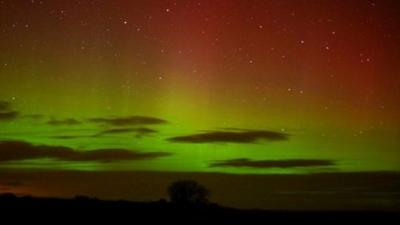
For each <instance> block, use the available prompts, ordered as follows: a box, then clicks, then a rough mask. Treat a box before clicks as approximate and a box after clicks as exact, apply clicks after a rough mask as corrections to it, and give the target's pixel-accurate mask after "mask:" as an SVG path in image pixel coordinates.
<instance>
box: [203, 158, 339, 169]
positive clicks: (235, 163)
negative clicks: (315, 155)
mask: <svg viewBox="0 0 400 225" xmlns="http://www.w3.org/2000/svg"><path fill="white" fill-rule="evenodd" d="M333 165H336V163H335V161H333V160H324V159H287V160H250V159H247V158H240V159H230V160H221V161H215V162H213V163H211V164H210V167H253V168H294V167H319V166H333Z"/></svg>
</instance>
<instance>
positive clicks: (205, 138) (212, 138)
mask: <svg viewBox="0 0 400 225" xmlns="http://www.w3.org/2000/svg"><path fill="white" fill-rule="evenodd" d="M288 139H289V135H288V134H286V133H282V132H275V131H269V130H237V131H211V132H204V133H199V134H192V135H186V136H178V137H172V138H168V139H167V140H169V141H172V142H187V143H214V142H226V143H256V142H257V141H259V140H265V141H286V140H288Z"/></svg>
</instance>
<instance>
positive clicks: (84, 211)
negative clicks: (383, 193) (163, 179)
mask: <svg viewBox="0 0 400 225" xmlns="http://www.w3.org/2000/svg"><path fill="white" fill-rule="evenodd" d="M0 210H1V211H0V213H1V214H0V215H2V216H1V217H2V221H10V222H15V223H17V222H22V221H29V222H33V221H36V222H52V223H54V224H57V223H66V222H68V223H72V222H73V223H80V222H84V221H89V222H91V224H92V223H93V222H106V224H109V223H110V224H161V223H164V224H321V225H326V224H400V212H378V211H343V212H340V211H319V212H318V211H266V210H241V209H234V208H228V207H223V206H219V205H217V204H203V205H186V206H182V205H176V204H172V203H168V202H167V201H165V200H160V201H157V202H129V201H103V200H98V199H93V198H87V197H76V198H74V199H56V198H34V197H29V196H26V197H16V196H14V195H12V194H4V195H1V196H0Z"/></svg>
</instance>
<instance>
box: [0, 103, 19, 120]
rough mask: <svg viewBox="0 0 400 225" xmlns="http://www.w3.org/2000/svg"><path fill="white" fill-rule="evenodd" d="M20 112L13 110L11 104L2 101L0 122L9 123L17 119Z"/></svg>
mask: <svg viewBox="0 0 400 225" xmlns="http://www.w3.org/2000/svg"><path fill="white" fill-rule="evenodd" d="M18 116H19V112H17V111H15V110H12V109H11V103H10V102H7V101H1V100H0V121H8V120H13V119H16V118H17V117H18Z"/></svg>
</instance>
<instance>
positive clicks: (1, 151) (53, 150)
mask: <svg viewBox="0 0 400 225" xmlns="http://www.w3.org/2000/svg"><path fill="white" fill-rule="evenodd" d="M169 155H171V154H170V153H167V152H138V151H133V150H128V149H96V150H89V151H79V150H74V149H72V148H68V147H62V146H48V145H32V144H30V143H27V142H22V141H2V142H0V162H7V161H12V160H26V159H39V158H53V159H58V160H66V161H101V162H112V161H122V160H146V159H155V158H159V157H165V156H169Z"/></svg>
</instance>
